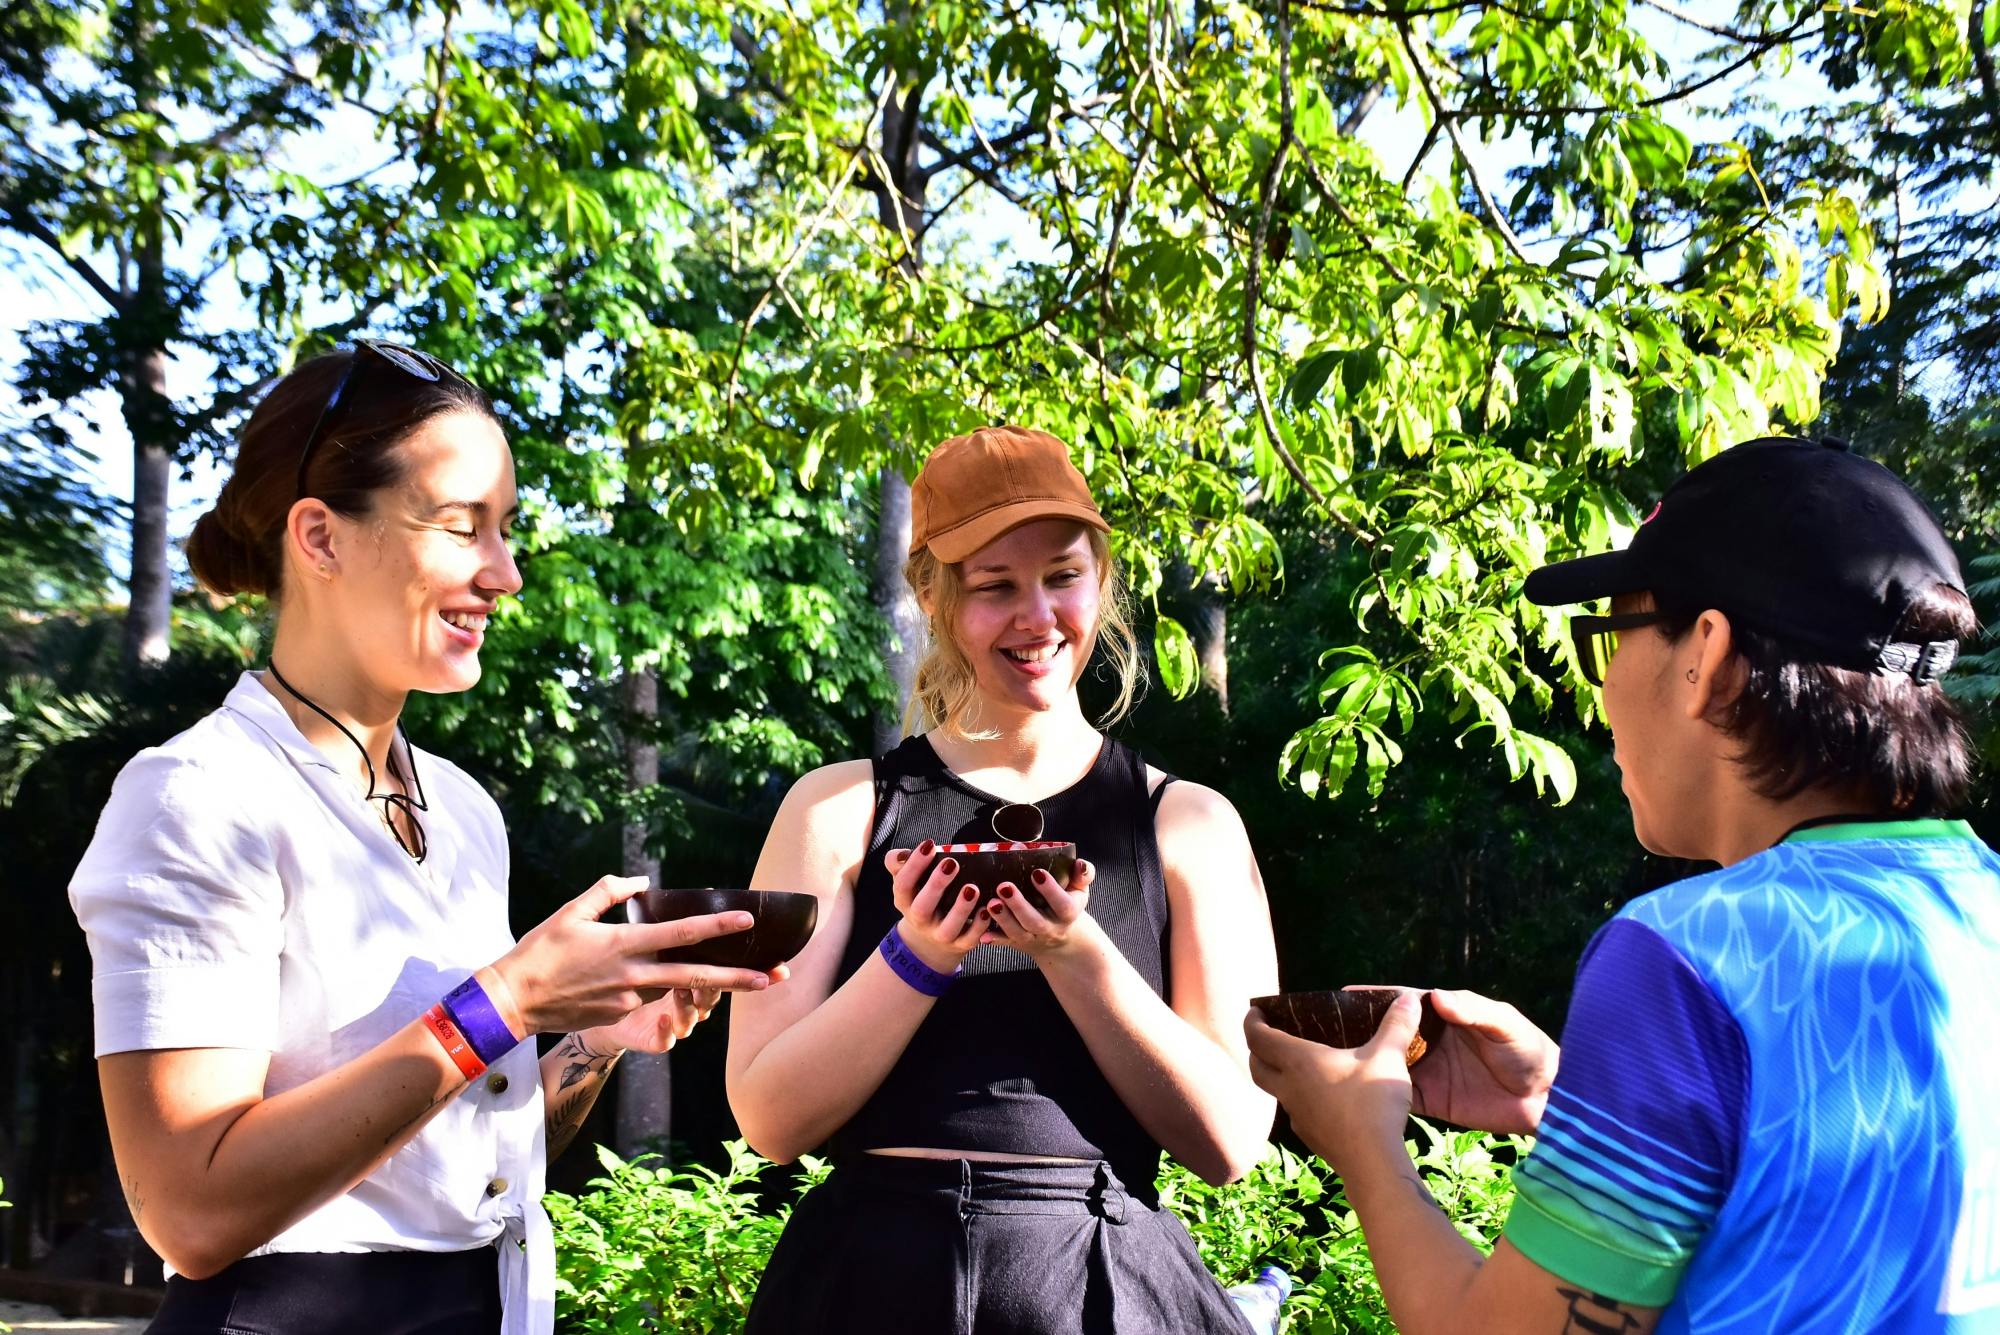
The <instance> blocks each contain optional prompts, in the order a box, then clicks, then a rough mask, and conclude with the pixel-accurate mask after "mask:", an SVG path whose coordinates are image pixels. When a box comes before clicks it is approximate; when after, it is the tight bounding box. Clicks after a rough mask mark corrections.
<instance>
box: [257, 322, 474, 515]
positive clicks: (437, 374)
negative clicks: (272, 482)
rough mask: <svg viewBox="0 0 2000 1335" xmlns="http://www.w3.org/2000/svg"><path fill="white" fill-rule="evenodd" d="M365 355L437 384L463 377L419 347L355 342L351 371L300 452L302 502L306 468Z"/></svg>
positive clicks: (335, 389) (330, 397)
mask: <svg viewBox="0 0 2000 1335" xmlns="http://www.w3.org/2000/svg"><path fill="white" fill-rule="evenodd" d="M364 353H373V354H374V355H375V358H376V359H377V360H378V361H383V362H387V363H388V364H389V365H390V366H392V367H394V368H395V369H396V370H398V371H401V372H402V373H403V374H404V375H407V376H410V377H412V378H413V379H416V380H422V381H426V382H435V381H439V380H442V379H444V378H445V377H446V376H450V377H452V378H453V379H455V380H456V379H459V378H460V377H459V374H458V372H456V371H454V370H452V369H451V368H450V367H449V366H446V365H445V364H444V363H443V362H441V361H439V360H438V359H437V358H435V357H433V356H431V355H430V354H429V353H428V352H419V351H418V350H417V349H415V348H406V347H404V346H403V345H402V344H400V343H384V342H383V341H382V340H380V339H376V338H357V339H355V340H354V355H353V356H352V357H349V358H348V359H347V369H346V370H344V371H342V372H341V373H340V379H338V380H336V381H334V382H333V393H331V394H329V395H327V396H326V406H325V407H324V408H321V409H320V410H319V416H318V417H316V418H314V419H313V427H312V430H311V431H309V432H307V433H306V446H305V448H304V449H303V450H301V451H299V484H298V487H297V498H298V499H300V500H303V499H304V498H305V496H306V494H307V493H306V469H307V467H308V466H309V465H311V463H312V457H313V451H314V450H316V449H318V448H319V442H320V437H321V435H322V434H323V433H324V432H325V430H326V425H327V423H328V422H330V421H332V420H333V415H334V412H335V410H337V409H338V408H339V407H340V405H341V401H342V400H343V399H345V398H346V397H347V390H348V386H350V385H352V384H353V383H354V373H355V372H356V371H358V370H359V369H360V368H361V362H362V355H363V354H364Z"/></svg>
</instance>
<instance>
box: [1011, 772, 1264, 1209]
mask: <svg viewBox="0 0 2000 1335" xmlns="http://www.w3.org/2000/svg"><path fill="white" fill-rule="evenodd" d="M1159 841H1160V858H1161V862H1162V864H1163V866H1164V869H1165V872H1166V883H1167V907H1168V913H1169V915H1170V919H1171V921H1172V923H1173V931H1172V933H1171V936H1170V953H1169V957H1168V959H1167V961H1166V963H1167V973H1168V983H1169V995H1171V996H1172V998H1173V1004H1172V1006H1171V1007H1169V1006H1168V1005H1167V1004H1166V1003H1165V1002H1163V1001H1162V1000H1161V999H1160V998H1159V997H1158V996H1156V995H1155V994H1154V992H1153V990H1152V988H1150V987H1148V986H1147V985H1146V981H1145V980H1144V979H1143V978H1141V977H1140V976H1139V974H1138V971H1137V970H1135V969H1134V968H1133V967H1132V965H1131V963H1130V962H1129V961H1127V960H1126V959H1125V957H1124V955H1123V954H1121V953H1120V952H1119V950H1118V948H1117V947H1116V946H1115V945H1113V944H1112V943H1111V941H1110V939H1109V938H1107V937H1106V936H1105V935H1104V933H1103V931H1102V929H1101V928H1099V927H1098V926H1097V924H1096V922H1095V920H1093V919H1091V918H1090V917H1089V916H1088V915H1087V914H1085V913H1083V912H1082V906H1081V905H1068V904H1066V903H1065V902H1064V901H1067V900H1070V899H1073V898H1074V896H1069V895H1066V894H1065V893H1064V892H1063V891H1062V890H1061V889H1059V888H1058V887H1056V886H1055V885H1054V884H1053V882H1048V883H1042V882H1039V881H1038V882H1037V886H1036V889H1037V890H1038V891H1039V893H1040V894H1041V895H1042V896H1043V898H1044V899H1045V900H1047V901H1049V904H1050V908H1051V915H1050V917H1051V918H1062V917H1064V916H1068V917H1069V921H1068V922H1066V923H1063V922H1052V921H1048V920H1045V919H1043V916H1042V915H1041V914H1039V913H1037V912H1036V911H1035V909H1034V907H1033V906H1032V905H1030V904H1027V903H1025V902H1024V901H1023V899H1022V898H1021V897H1020V896H1006V897H1004V898H1003V901H1002V903H1003V904H1005V905H1007V906H1008V907H1006V908H1003V909H998V910H996V912H995V915H994V919H995V922H996V924H997V925H998V926H999V928H1000V929H1001V931H1002V932H1003V933H1004V934H1005V937H1006V939H1007V941H1008V943H1009V944H1011V945H1013V946H1015V947H1017V948H1019V949H1022V950H1025V951H1027V952H1028V953H1029V954H1031V955H1033V956H1035V957H1036V961H1037V963H1039V964H1040V966H1041V969H1042V974H1043V976H1044V977H1046V978H1047V979H1048V981H1049V986H1050V988H1051V989H1053V990H1054V992H1055V994H1056V999H1057V1000H1058V1001H1060V1002H1061V1003H1062V1007H1063V1010H1064V1011H1065V1013H1067V1014H1068V1016H1069V1018H1070V1022H1071V1023H1073V1024H1074V1025H1075V1026H1076V1028H1077V1032H1078V1033H1079V1034H1081V1035H1082V1036H1083V1041H1084V1044H1085V1046H1087V1047H1088V1048H1089V1049H1090V1054H1091V1056H1092V1057H1093V1058H1094V1059H1095V1060H1096V1062H1097V1065H1098V1069H1099V1070H1101V1071H1103V1072H1104V1076H1105V1079H1106V1080H1108V1081H1110V1083H1111V1087H1112V1089H1114V1090H1116V1091H1117V1093H1118V1097H1119V1098H1120V1099H1121V1100H1123V1101H1124V1104H1125V1106H1126V1108H1128V1109H1129V1110H1130V1111H1131V1113H1132V1115H1133V1116H1134V1117H1135V1118H1137V1119H1138V1121H1139V1124H1140V1125H1141V1126H1143V1127H1144V1128H1145V1129H1146V1131H1147V1133H1148V1134H1149V1135H1151V1136H1152V1137H1153V1138H1154V1139H1155V1140H1157V1141H1159V1142H1160V1144H1161V1145H1162V1146H1163V1147H1165V1149H1166V1150H1167V1152H1168V1153H1169V1154H1171V1155H1173V1156H1174V1157H1175V1158H1176V1159H1178V1160H1180V1161H1181V1162H1182V1163H1184V1164H1186V1165H1187V1166H1188V1167H1189V1168H1191V1169H1193V1170H1194V1171H1195V1172H1196V1173H1198V1174H1199V1175H1200V1176H1201V1177H1203V1178H1204V1179H1206V1180H1207V1181H1210V1182H1225V1181H1229V1180H1231V1179H1234V1178H1237V1177H1241V1176H1242V1175H1243V1174H1244V1173H1245V1172H1247V1171H1249V1168H1250V1166H1251V1165H1252V1164H1254V1163H1255V1162H1256V1161H1257V1156H1258V1155H1259V1154H1261V1153H1262V1152H1263V1148H1264V1142H1265V1138H1266V1137H1267V1136H1268V1135H1269V1134H1270V1130H1271V1118H1272V1113H1273V1103H1272V1100H1271V1098H1270V1097H1269V1096H1268V1095H1266V1094H1264V1093H1263V1092H1262V1091H1261V1090H1259V1089H1258V1088H1257V1086H1256V1085H1255V1084H1254V1083H1252V1082H1251V1079H1250V1072H1249V1057H1248V1051H1247V1049H1246V1048H1245V1046H1244V1042H1243V1036H1242V1016H1243V1012H1244V1011H1245V1010H1246V1009H1247V1008H1248V1006H1249V1004H1250V998H1251V997H1253V996H1256V995H1259V994H1261V993H1266V992H1272V991H1275V990H1276V989H1277V974H1278V965H1277V957H1276V951H1275V948H1274V947H1273V945H1272V942H1271V918H1270V912H1269V910H1268V909H1267V908H1266V907H1265V903H1264V886H1263V880H1262V877H1261V876H1260V875H1259V873H1258V870H1257V860H1256V858H1255V857H1254V856H1253V855H1252V853H1251V851H1250V841H1249V838H1248V836H1246V835H1245V834H1244V831H1243V822H1242V820H1241V819H1239V818H1238V816H1237V814H1236V811H1235V808H1233V807H1231V806H1230V805H1229V803H1228V802H1227V801H1226V800H1225V799H1223V797H1222V796H1221V795H1220V794H1218V793H1216V792H1214V791H1213V790H1211V789H1208V788H1204V787H1202V786H1201V785H1199V784H1190V783H1176V784H1175V785H1173V786H1172V787H1171V788H1169V789H1168V790H1167V792H1166V794H1165V796H1164V797H1163V798H1162V800H1161V804H1160V816H1159ZM1003 893H1004V892H1003ZM1072 909H1073V910H1074V912H1073V913H1072V912H1071V910H1072ZM1037 924H1040V926H1039V927H1038V926H1037Z"/></svg>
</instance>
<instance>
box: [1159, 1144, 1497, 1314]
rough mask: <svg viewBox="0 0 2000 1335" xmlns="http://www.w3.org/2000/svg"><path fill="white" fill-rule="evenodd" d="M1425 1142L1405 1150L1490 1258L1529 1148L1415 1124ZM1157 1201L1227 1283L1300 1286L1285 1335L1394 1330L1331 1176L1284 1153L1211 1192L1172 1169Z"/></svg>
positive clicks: (1272, 1154) (1288, 1307) (1317, 1164)
mask: <svg viewBox="0 0 2000 1335" xmlns="http://www.w3.org/2000/svg"><path fill="white" fill-rule="evenodd" d="M1411 1125H1413V1126H1414V1127H1416V1128H1417V1130H1418V1133H1419V1135H1420V1137H1421V1141H1422V1143H1421V1144H1417V1143H1412V1144H1410V1145H1409V1146H1408V1148H1409V1150H1410V1157H1411V1158H1412V1159H1413V1160H1414V1161H1415V1162H1416V1165H1417V1168H1418V1171H1419V1172H1421V1173H1422V1174H1423V1176H1424V1181H1425V1183H1426V1185H1428V1186H1429V1187H1430V1191H1431V1195H1432V1196H1434V1197H1435V1198H1436V1199H1437V1203H1438V1205H1439V1206H1440V1207H1441V1208H1442V1209H1443V1210H1444V1212H1445V1214H1446V1215H1447V1216H1449V1217H1450V1218H1451V1220H1452V1222H1453V1223H1454V1224H1456V1225H1457V1227H1458V1231H1459V1232H1460V1233H1461V1234H1463V1235H1464V1236H1465V1237H1466V1239H1467V1240H1468V1241H1470V1242H1471V1243H1472V1244H1473V1245H1474V1246H1476V1247H1478V1248H1479V1249H1480V1250H1481V1251H1491V1250H1492V1248H1493V1243H1494V1241H1495V1240H1496V1239H1497V1238H1499V1236H1500V1229H1501V1226H1502V1225H1503V1224H1505V1223H1506V1222H1507V1210H1508V1207H1509V1206H1510V1205H1511V1204H1512V1203H1513V1199H1514V1183H1513V1175H1512V1173H1511V1172H1510V1170H1509V1167H1508V1165H1510V1164H1512V1163H1513V1162H1514V1160H1515V1159H1517V1158H1518V1157H1519V1156H1520V1155H1521V1154H1522V1153H1523V1152H1525V1150H1526V1147H1527V1142H1526V1141H1524V1140H1521V1139H1520V1138H1518V1137H1507V1138H1499V1137H1493V1136H1489V1135H1487V1134H1486V1133H1484V1132H1481V1131H1448V1130H1442V1129H1439V1128H1437V1127H1433V1126H1431V1125H1430V1124H1429V1123H1427V1122H1424V1121H1421V1120H1413V1121H1412V1123H1411ZM1159 1187H1160V1202H1161V1204H1163V1205H1165V1206H1167V1207H1168V1208H1169V1209H1171V1210H1173V1212H1174V1213H1175V1214H1177V1215H1179V1216H1180V1218H1181V1222H1182V1223H1183V1224H1185V1225H1186V1226H1187V1230H1188V1232H1189V1233H1190V1234H1191V1235H1193V1237H1194V1243H1195V1247H1196V1249H1197V1250H1198V1251H1199V1252H1200V1253H1201V1259H1202V1262H1203V1264H1205V1265H1206V1266H1207V1267H1208V1268H1209V1270H1210V1271H1212V1272H1213V1273H1214V1274H1215V1276H1216V1278H1217V1279H1219V1280H1221V1281H1222V1282H1223V1283H1224V1284H1241V1283H1244V1282H1246V1281H1248V1280H1250V1279H1252V1278H1254V1277H1255V1276H1256V1273H1257V1269H1258V1267H1260V1266H1263V1265H1278V1266H1282V1267H1283V1268H1284V1269H1285V1270H1286V1271H1288V1272H1289V1273H1290V1274H1291V1276H1292V1278H1293V1280H1294V1281H1295V1283H1296V1287H1295V1288H1294V1289H1293V1291H1292V1296H1291V1299H1290V1300H1289V1301H1288V1302H1286V1304H1285V1307H1284V1318H1285V1319H1284V1324H1283V1325H1281V1326H1280V1327H1279V1330H1280V1331H1281V1332H1282V1335H1346V1332H1350V1331H1390V1332H1393V1331H1394V1330H1395V1329H1396V1327H1395V1324H1394V1323H1393V1322H1391V1321H1390V1320H1389V1309H1388V1307H1387V1306H1386V1305H1385V1304H1384V1303H1383V1301H1382V1289H1381V1286H1380V1285H1379V1284H1377V1283H1376V1282H1375V1267H1374V1266H1373V1264H1371V1263H1370V1261H1369V1259H1368V1248H1367V1244H1366V1243H1365V1242H1363V1240H1362V1237H1361V1228H1360V1225H1359V1224H1358V1223H1357V1222H1356V1220H1355V1217H1354V1212H1353V1211H1352V1210H1350V1209H1349V1208H1348V1206H1347V1200H1346V1197H1345V1196H1344V1195H1343V1194H1342V1193H1341V1190H1340V1183H1339V1179H1338V1178H1337V1177H1336V1176H1335V1175H1334V1173H1333V1170H1332V1169H1330V1168H1328V1167H1327V1166H1326V1165H1325V1164H1324V1163H1322V1162H1321V1161H1320V1160H1318V1159H1316V1158H1302V1157H1300V1156H1299V1155H1296V1154H1294V1153H1292V1152H1291V1151H1290V1150H1288V1149H1284V1148H1282V1147H1273V1148H1271V1149H1269V1150H1268V1151H1266V1153H1265V1155H1264V1158H1263V1159H1262V1160H1261V1161H1260V1162H1259V1163H1258V1164H1257V1166H1256V1167H1255V1168H1254V1169H1252V1170H1251V1171H1250V1172H1249V1174H1247V1175H1246V1176H1245V1177H1244V1178H1243V1179H1242V1180H1241V1181H1238V1182H1232V1183H1230V1184H1229V1185H1228V1186H1223V1187H1212V1186H1210V1185H1208V1183H1206V1182H1203V1181H1202V1180H1201V1179H1200V1178H1198V1177H1196V1176H1195V1175H1194V1174H1193V1173H1190V1172H1188V1171H1187V1170H1186V1169H1185V1168H1182V1167H1180V1166H1179V1165H1178V1164H1173V1163H1169V1164H1168V1167H1167V1170H1166V1172H1165V1173H1163V1174H1162V1175H1161V1177H1160V1184H1159Z"/></svg>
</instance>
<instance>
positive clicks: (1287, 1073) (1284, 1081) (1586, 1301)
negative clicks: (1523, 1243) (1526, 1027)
mask: <svg viewBox="0 0 2000 1335" xmlns="http://www.w3.org/2000/svg"><path fill="white" fill-rule="evenodd" d="M1244 1024H1245V1030H1246V1033H1247V1034H1248V1036H1249V1040H1250V1047H1251V1052H1252V1059H1251V1060H1252V1069H1253V1070H1254V1071H1255V1072H1256V1074H1257V1081H1258V1083H1259V1084H1261V1085H1263V1086H1264V1088H1266V1089H1269V1090H1271V1091H1272V1092H1274V1093H1275V1094H1276V1095H1277V1096H1278V1099H1279V1101H1280V1102H1282V1103H1283V1104H1284V1105H1285V1110H1286V1111H1287V1112H1289V1113H1290V1114H1291V1117H1292V1128H1293V1130H1295V1131H1297V1132H1298V1134H1299V1136H1300V1137H1301V1138H1302V1139H1304V1141H1305V1142H1306V1144H1307V1145H1309V1146H1310V1147H1312V1149H1313V1150H1314V1151H1315V1152H1317V1153H1318V1154H1320V1155H1321V1156H1322V1157H1323V1158H1325V1159H1326V1160H1327V1162H1328V1163H1330V1164H1332V1165H1333V1167H1334V1168H1335V1169H1336V1170H1337V1171H1338V1172H1339V1173H1340V1175H1341V1179H1342V1182H1343V1184H1344V1185H1345V1187H1346V1190H1347V1200H1348V1204H1350V1205H1352V1206H1353V1207H1354V1212H1355V1214H1356V1216H1357V1217H1359V1219H1360V1221H1361V1229H1362V1232H1363V1233H1364V1234H1365V1235H1366V1237H1367V1240H1368V1254H1369V1257H1370V1258H1371V1259H1372V1260H1373V1261H1374V1263H1375V1274H1376V1277H1377V1278H1378V1279H1379V1280H1380V1281H1381V1284H1382V1295H1383V1297H1384V1298H1385V1299H1387V1300H1388V1304H1389V1315H1390V1316H1391V1317H1392V1318H1393V1319H1394V1320H1395V1322H1396V1328H1397V1329H1398V1330H1401V1331H1404V1332H1407V1333H1408V1335H1649V1332H1651V1331H1652V1329H1653V1327H1654V1326H1655V1325H1656V1324H1657V1323H1658V1321H1659V1317H1660V1309H1659V1308H1656V1307H1639V1306H1636V1305H1633V1304H1630V1303H1623V1302H1619V1301H1618V1300H1616V1299H1613V1298H1609V1297H1606V1296H1605V1295H1603V1294H1598V1293H1593V1292H1591V1291H1590V1290H1588V1289H1586V1288H1584V1287H1583V1286H1581V1285H1578V1284H1572V1283H1569V1282H1568V1281H1565V1280H1563V1279H1560V1278H1558V1277H1557V1276H1555V1275H1553V1274H1551V1273H1550V1272H1549V1271H1547V1270H1544V1269H1543V1268H1542V1267H1541V1266H1539V1265H1537V1264H1535V1262H1533V1261H1531V1260H1529V1259H1528V1258H1527V1257H1526V1256H1524V1255H1522V1254H1521V1253H1520V1252H1519V1251H1517V1250H1516V1249H1515V1248H1514V1247H1513V1245H1512V1244H1510V1243H1508V1242H1507V1241H1506V1240H1505V1239H1504V1238H1503V1239H1502V1240H1501V1242H1500V1244H1499V1245H1498V1246H1497V1247H1496V1248H1494V1251H1493V1255H1492V1256H1491V1257H1490V1258H1488V1257H1484V1256H1481V1255H1480V1254H1479V1251H1478V1249H1476V1248H1475V1247H1473V1245H1472V1244H1471V1243H1469V1242H1467V1241H1466V1240H1465V1239H1464V1238H1463V1237H1461V1236H1460V1235H1459V1232H1458V1230H1457V1229H1456V1228H1454V1227H1453V1226H1452V1224H1451V1221H1450V1220H1449V1219H1447V1218H1445V1216H1444V1213H1443V1212H1442V1211H1440V1210H1439V1209H1438V1208H1437V1203H1436V1202H1435V1201H1433V1200H1432V1199H1431V1194H1430V1192H1429V1191H1428V1190H1427V1189H1426V1188H1425V1187H1424V1184H1423V1180H1422V1179H1421V1178H1420V1177H1419V1176H1418V1175H1417V1170H1416V1167H1415V1165H1413V1164H1412V1163H1411V1162H1410V1157H1409V1154H1408V1153H1407V1152H1406V1151H1405V1150H1404V1148H1403V1123H1404V1120H1405V1118H1406V1117H1407V1116H1408V1113H1409V1107H1410V1082H1409V1074H1408V1072H1407V1071H1406V1069H1405V1068H1404V1065H1403V1050H1404V1048H1405V1047H1407V1046H1408V1044H1409V1041H1410V1037H1411V1035H1413V1034H1414V1033H1415V1032H1416V1026H1417V1003H1416V995H1415V994H1414V993H1412V994H1410V995H1408V996H1406V997H1404V998H1403V999H1402V1000H1400V1001H1398V1002H1397V1004H1396V1006H1395V1007H1394V1008H1393V1009H1392V1010H1391V1011H1390V1012H1389V1014H1388V1016H1387V1017H1386V1018H1385V1019H1384V1020H1383V1021H1382V1027H1381V1029H1380V1030H1379V1031H1378V1032H1377V1034H1376V1035H1375V1037H1374V1038H1373V1039H1372V1040H1371V1041H1370V1042H1369V1043H1368V1044H1366V1045H1365V1046H1363V1047H1360V1048H1354V1049H1339V1048H1329V1047H1324V1046H1322V1045H1320V1044H1318V1043H1311V1042H1308V1041H1306V1040H1305V1039H1302V1038H1294V1037H1292V1036H1291V1035H1289V1034H1282V1033H1279V1032H1278V1031H1277V1030H1275V1029H1272V1028H1271V1027H1270V1026H1269V1025H1266V1024H1265V1023H1264V1022H1263V1020H1262V1019H1261V1018H1260V1017H1258V1016H1257V1015H1255V1014H1252V1015H1251V1016H1250V1017H1249V1018H1248V1019H1246V1020H1245V1022H1244Z"/></svg>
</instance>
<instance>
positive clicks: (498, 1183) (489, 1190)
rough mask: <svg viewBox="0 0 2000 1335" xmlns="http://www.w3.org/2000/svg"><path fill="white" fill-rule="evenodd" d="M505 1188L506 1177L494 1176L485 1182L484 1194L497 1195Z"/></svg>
mask: <svg viewBox="0 0 2000 1335" xmlns="http://www.w3.org/2000/svg"><path fill="white" fill-rule="evenodd" d="M505 1190H507V1179H506V1178H504V1177H496V1178H494V1179H493V1180H492V1181H491V1182H488V1183H487V1184H486V1194H487V1195H488V1196H498V1195H499V1194H500V1193H501V1192H503V1191H505Z"/></svg>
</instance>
